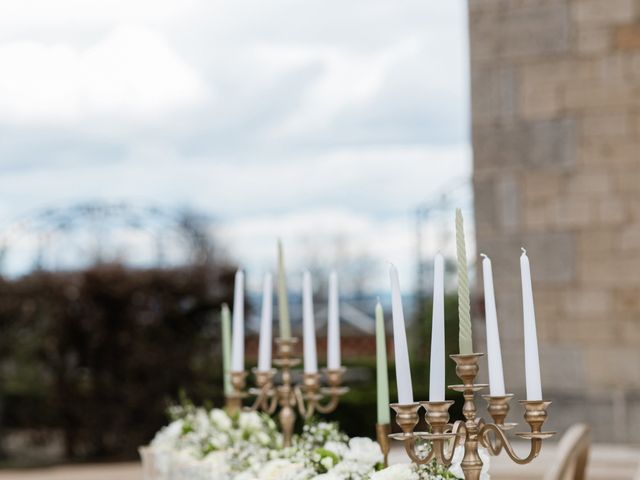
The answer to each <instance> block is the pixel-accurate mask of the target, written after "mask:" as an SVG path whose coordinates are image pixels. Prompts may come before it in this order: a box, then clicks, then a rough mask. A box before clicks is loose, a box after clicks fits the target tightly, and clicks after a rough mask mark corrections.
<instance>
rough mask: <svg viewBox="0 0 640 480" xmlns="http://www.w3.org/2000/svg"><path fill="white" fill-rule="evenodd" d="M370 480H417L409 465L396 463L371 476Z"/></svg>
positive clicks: (416, 475)
mask: <svg viewBox="0 0 640 480" xmlns="http://www.w3.org/2000/svg"><path fill="white" fill-rule="evenodd" d="M371 480H419V477H418V474H417V473H416V471H415V470H414V469H413V467H412V465H411V464H410V463H398V464H396V465H391V466H390V467H388V468H385V469H384V470H379V471H377V472H375V473H374V474H373V475H371Z"/></svg>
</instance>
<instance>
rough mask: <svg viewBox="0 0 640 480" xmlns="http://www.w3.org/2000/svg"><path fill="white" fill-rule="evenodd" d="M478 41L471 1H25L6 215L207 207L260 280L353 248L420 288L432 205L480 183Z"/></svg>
mask: <svg viewBox="0 0 640 480" xmlns="http://www.w3.org/2000/svg"><path fill="white" fill-rule="evenodd" d="M465 32H466V22H465V2H463V1H462V0H454V1H448V2H424V1H420V0H400V1H398V2H388V1H386V0H354V1H351V2H343V1H340V0H326V1H322V2H304V1H303V2H301V1H299V0H274V1H269V2H264V1H263V0H247V1H242V2H234V1H232V0H213V1H211V0H133V1H132V0H101V1H99V2H88V1H86V0H59V1H56V2H51V1H50V0H24V1H20V2H10V3H7V5H6V6H4V7H3V11H2V15H1V16H0V65H3V72H2V76H0V127H1V128H2V131H3V135H0V170H1V173H2V175H1V176H0V219H3V220H5V221H11V220H12V219H14V218H16V217H17V218H20V217H21V215H23V214H24V212H26V211H32V210H34V209H35V210H37V209H39V208H42V207H43V206H46V205H53V206H55V205H68V204H70V203H73V202H80V201H86V200H87V199H89V200H91V199H97V200H105V201H122V200H124V201H127V200H128V201H133V202H142V203H153V204H161V205H165V206H193V207H195V208H197V209H199V210H202V211H204V212H207V213H210V214H212V215H214V216H216V217H218V218H219V219H220V224H219V225H220V228H221V233H222V234H223V237H224V239H225V243H227V245H228V247H229V250H230V252H231V253H232V254H233V256H234V258H235V259H236V260H238V261H239V262H241V263H242V264H244V265H246V266H247V267H248V268H249V269H252V268H256V267H257V266H268V265H269V264H270V262H272V260H273V248H274V247H273V245H274V242H275V237H276V236H278V235H281V236H283V237H284V239H285V242H287V243H288V244H290V247H289V248H288V249H289V250H290V255H291V256H292V257H293V258H291V263H292V266H294V265H295V262H294V259H295V256H296V255H300V257H299V263H298V265H300V266H301V265H302V262H303V260H304V259H303V258H302V253H300V254H298V253H296V252H297V251H298V250H301V249H302V248H303V247H305V246H308V245H309V244H310V239H313V238H315V239H316V240H315V242H317V245H320V247H318V248H321V247H322V246H323V245H325V244H326V245H330V244H333V243H334V242H335V239H336V237H338V236H341V235H345V236H346V237H348V242H349V244H350V245H353V248H354V249H356V248H357V249H361V250H363V251H365V250H366V251H368V252H370V254H371V255H372V256H375V258H376V259H377V260H380V261H381V265H384V261H385V260H391V261H394V262H395V263H397V264H398V266H399V268H400V269H401V271H402V272H405V271H406V272H407V273H403V279H404V278H405V275H406V276H407V277H410V276H411V273H412V271H413V270H414V269H413V267H412V265H411V262H412V260H411V259H412V255H413V252H414V246H413V235H414V232H413V228H414V225H413V219H412V218H411V215H412V212H413V210H414V208H415V207H416V205H417V204H419V203H421V202H423V201H425V200H429V199H431V198H432V197H433V195H434V194H435V193H436V192H438V191H439V190H440V189H442V188H443V187H446V186H448V185H450V184H451V182H452V181H453V179H456V178H460V177H466V178H468V177H469V173H470V170H471V166H470V165H471V161H470V159H471V152H470V148H469V146H468V138H467V131H466V128H467V127H466V124H467V123H468V112H467V93H466V90H467V67H466V57H465V52H466V36H465V35H466V34H465ZM61 127H62V128H61ZM283 232H284V233H283ZM133 243H135V242H133ZM311 243H313V242H311ZM432 243H434V244H436V243H437V241H434V242H432ZM136 245H137V244H136ZM132 248H133V247H132ZM136 248H139V247H136ZM305 248H306V247H305ZM315 248H316V247H314V249H315ZM134 250H135V249H134ZM134 250H132V251H134ZM135 251H137V250H135ZM301 251H302V250H301ZM327 252H329V253H330V252H331V249H330V248H329V247H327V250H326V251H325V252H324V253H323V255H324V254H328V253H327ZM381 272H382V273H381V275H382V276H381V277H380V279H381V280H380V281H381V282H385V284H386V271H385V269H384V267H383V269H382V270H381ZM403 282H404V280H403Z"/></svg>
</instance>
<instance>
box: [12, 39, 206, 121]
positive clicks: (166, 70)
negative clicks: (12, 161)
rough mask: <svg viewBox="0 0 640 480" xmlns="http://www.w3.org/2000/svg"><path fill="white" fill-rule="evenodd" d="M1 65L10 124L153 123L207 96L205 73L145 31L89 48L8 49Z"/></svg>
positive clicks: (29, 45)
mask: <svg viewBox="0 0 640 480" xmlns="http://www.w3.org/2000/svg"><path fill="white" fill-rule="evenodd" d="M0 65H2V66H3V74H2V75H1V76H0V119H1V120H2V121H3V122H4V123H8V124H20V125H27V126H33V125H43V124H44V125H52V126H56V125H61V124H62V125H68V124H76V125H77V126H80V125H79V124H80V122H86V121H87V120H89V119H93V120H94V121H96V120H98V121H100V122H106V121H109V122H121V121H123V120H124V121H125V123H130V122H131V121H133V122H134V123H135V122H136V121H139V120H140V119H145V121H147V122H148V121H149V120H152V121H153V120H156V119H157V118H158V117H159V116H160V117H161V116H162V115H167V114H170V113H172V112H174V111H175V110H180V109H183V108H186V107H190V106H193V105H194V104H196V102H198V101H200V100H202V99H203V98H204V97H205V88H204V85H203V83H202V81H201V79H200V78H199V76H198V73H197V72H196V71H195V70H194V69H193V68H191V67H190V66H189V65H187V64H186V63H185V62H184V61H183V60H182V59H181V58H180V57H179V56H178V55H177V54H176V53H175V52H174V51H173V50H172V49H171V47H170V46H169V45H168V44H167V42H166V41H165V40H164V39H163V38H162V36H161V35H159V34H158V33H156V32H153V31H151V30H149V29H147V28H141V27H133V26H124V27H118V28H116V29H114V30H112V31H111V32H110V33H109V34H108V35H107V36H106V37H104V38H103V39H102V40H100V41H99V42H98V43H96V44H95V45H92V46H90V47H88V48H78V47H76V46H72V45H65V44H53V45H49V44H44V43H38V42H29V41H27V42H10V43H5V44H2V45H0Z"/></svg>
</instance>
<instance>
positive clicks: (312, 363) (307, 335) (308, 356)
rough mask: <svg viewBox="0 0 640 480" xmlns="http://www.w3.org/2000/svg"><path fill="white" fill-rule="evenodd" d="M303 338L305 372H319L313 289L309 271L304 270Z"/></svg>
mask: <svg viewBox="0 0 640 480" xmlns="http://www.w3.org/2000/svg"><path fill="white" fill-rule="evenodd" d="M302 340H303V347H304V348H303V353H304V373H317V372H318V357H317V355H316V326H315V321H314V319H313V289H312V288H311V274H310V273H309V272H304V274H303V277H302Z"/></svg>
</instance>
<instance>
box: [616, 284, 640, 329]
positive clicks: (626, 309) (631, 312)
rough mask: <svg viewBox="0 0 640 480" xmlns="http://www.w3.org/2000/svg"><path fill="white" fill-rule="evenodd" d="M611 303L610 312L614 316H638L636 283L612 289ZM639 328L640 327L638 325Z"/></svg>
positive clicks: (639, 298)
mask: <svg viewBox="0 0 640 480" xmlns="http://www.w3.org/2000/svg"><path fill="white" fill-rule="evenodd" d="M612 294H613V305H612V309H611V312H612V314H613V315H615V316H616V317H618V316H620V315H625V316H631V317H632V318H638V315H639V314H640V295H638V286H637V285H625V286H622V287H619V288H615V289H613V290H612ZM639 328H640V327H639Z"/></svg>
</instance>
